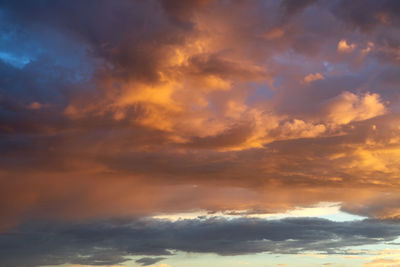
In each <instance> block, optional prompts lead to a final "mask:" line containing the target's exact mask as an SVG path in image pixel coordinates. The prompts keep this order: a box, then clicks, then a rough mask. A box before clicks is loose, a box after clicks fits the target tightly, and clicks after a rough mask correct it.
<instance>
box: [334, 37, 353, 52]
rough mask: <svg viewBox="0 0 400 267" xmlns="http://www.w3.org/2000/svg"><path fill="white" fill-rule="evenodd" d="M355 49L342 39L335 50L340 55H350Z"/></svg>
mask: <svg viewBox="0 0 400 267" xmlns="http://www.w3.org/2000/svg"><path fill="white" fill-rule="evenodd" d="M355 48H356V45H355V44H349V43H347V41H346V40H344V39H342V40H340V41H339V43H338V46H337V50H338V52H340V53H350V52H353V51H354V49H355Z"/></svg>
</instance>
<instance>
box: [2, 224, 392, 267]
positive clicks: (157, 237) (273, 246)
mask: <svg viewBox="0 0 400 267" xmlns="http://www.w3.org/2000/svg"><path fill="white" fill-rule="evenodd" d="M399 234H400V228H399V224H398V222H397V221H378V220H364V221H353V222H342V223H339V222H332V221H328V220H322V219H315V218H297V219H283V220H273V221H266V220H261V219H249V218H247V219H233V220H226V219H222V218H218V217H215V218H210V219H207V220H181V221H177V222H168V221H161V220H143V219H142V220H119V221H118V220H109V221H98V222H91V223H54V222H53V223H50V224H49V223H44V222H37V223H33V222H31V223H29V224H26V225H25V226H22V227H20V228H19V229H18V230H15V231H13V232H9V233H4V234H2V235H0V243H1V244H2V246H3V247H4V249H3V250H2V252H1V253H2V254H1V256H2V257H1V262H2V264H6V265H7V266H10V267H13V266H36V265H45V264H53V265H54V264H62V263H65V262H70V263H72V264H80V265H91V264H92V265H93V264H95V265H99V264H100V265H115V264H121V263H123V262H124V261H126V258H125V257H127V256H134V255H144V254H145V255H164V256H169V255H170V252H169V251H170V250H178V251H184V252H196V253H217V254H220V255H241V254H251V253H258V252H271V253H281V254H287V253H294V254H297V253H305V252H308V251H313V252H320V253H345V252H346V250H345V249H344V248H348V247H351V246H358V245H367V244H379V243H381V242H383V241H391V240H394V239H396V237H397V236H398V235H399ZM161 259H164V257H162V258H160V257H156V258H149V257H145V258H141V259H139V260H137V262H138V263H141V264H143V266H145V265H148V264H154V262H156V261H159V260H161Z"/></svg>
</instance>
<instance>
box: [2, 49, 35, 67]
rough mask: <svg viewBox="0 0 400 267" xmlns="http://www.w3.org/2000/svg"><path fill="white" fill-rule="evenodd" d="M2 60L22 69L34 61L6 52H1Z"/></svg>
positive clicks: (24, 56)
mask: <svg viewBox="0 0 400 267" xmlns="http://www.w3.org/2000/svg"><path fill="white" fill-rule="evenodd" d="M0 60H2V61H3V62H4V63H6V64H9V65H12V66H13V67H15V68H19V69H22V68H23V67H24V66H25V65H26V64H28V63H30V62H31V60H32V59H31V58H30V57H29V56H26V55H14V54H12V53H9V52H6V51H0Z"/></svg>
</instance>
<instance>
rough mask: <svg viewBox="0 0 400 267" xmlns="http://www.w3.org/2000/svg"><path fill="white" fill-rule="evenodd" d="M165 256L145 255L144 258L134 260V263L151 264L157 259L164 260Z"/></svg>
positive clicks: (157, 260)
mask: <svg viewBox="0 0 400 267" xmlns="http://www.w3.org/2000/svg"><path fill="white" fill-rule="evenodd" d="M165 259H166V258H162V257H157V258H149V257H145V258H140V259H138V260H136V261H135V262H136V263H139V264H141V265H142V266H148V265H152V264H154V263H157V262H159V261H162V260H165Z"/></svg>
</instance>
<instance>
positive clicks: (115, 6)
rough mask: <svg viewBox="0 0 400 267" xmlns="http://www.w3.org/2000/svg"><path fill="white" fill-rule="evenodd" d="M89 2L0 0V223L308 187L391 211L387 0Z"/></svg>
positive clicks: (260, 206)
mask: <svg viewBox="0 0 400 267" xmlns="http://www.w3.org/2000/svg"><path fill="white" fill-rule="evenodd" d="M95 2H96V3H95ZM95 2H94V1H90V0H89V1H83V2H80V3H78V4H77V3H75V2H71V1H70V2H65V1H45V0H44V1H40V3H39V4H38V3H36V2H33V1H18V2H16V1H2V3H1V10H2V11H1V17H0V20H1V22H2V23H1V25H2V26H1V27H0V33H1V34H0V36H1V37H0V38H1V42H0V52H4V53H6V54H4V53H3V54H1V55H3V56H2V57H1V60H0V137H1V138H0V152H1V153H0V169H1V171H0V182H1V184H2V187H1V188H0V193H1V194H0V207H1V209H0V212H1V214H0V215H1V217H2V218H4V219H3V220H2V222H1V230H4V229H12V228H13V227H17V226H18V225H19V224H20V223H23V222H24V221H29V220H30V219H32V218H35V219H41V218H48V219H50V218H52V219H59V220H62V219H64V220H90V219H96V218H97V219H98V218H103V217H105V218H109V217H118V216H148V215H154V214H160V213H171V212H182V211H192V210H194V209H195V210H197V209H204V210H208V211H211V212H215V211H226V210H238V211H244V210H264V211H269V212H284V211H286V210H290V209H293V208H295V207H299V206H307V205H313V204H315V203H319V202H321V201H335V202H336V201H337V202H341V203H343V209H345V210H348V211H351V212H353V213H356V214H364V215H368V216H370V217H379V218H390V217H397V216H398V204H397V203H398V202H397V198H396V197H393V195H395V194H396V192H397V191H398V188H399V185H398V184H397V182H396V179H397V177H398V176H399V174H400V169H399V166H400V165H399V161H398V160H397V159H398V158H399V144H400V140H399V138H398V135H399V134H400V133H399V125H398V120H399V115H398V112H399V107H398V103H400V102H399V99H400V98H399V94H398V90H397V89H398V85H399V80H398V77H399V75H398V47H399V40H398V39H399V38H398V36H399V33H398V29H397V28H396V25H398V12H397V13H396V10H397V9H398V4H397V2H395V1H383V2H382V3H381V4H379V5H378V4H376V2H374V1H366V2H365V4H360V3H361V2H359V1H351V3H347V2H345V1H329V3H328V1H251V2H248V1H233V2H232V1H156V0H152V1H136V0H133V1H125V0H115V1H106V0H100V1H95ZM99 18H102V19H101V20H99ZM315 21H318V23H315ZM243 22H245V23H243ZM338 25H340V26H338ZM358 29H361V31H359V30H358ZM328 31H329V34H327V32H328ZM338 42H339V43H338ZM372 43H373V44H374V45H373V46H372V45H370V44H372ZM338 46H339V47H338ZM338 48H339V50H340V49H342V50H343V49H344V50H343V51H347V52H350V50H351V52H352V53H345V54H338V53H337V52H338ZM358 49H360V50H358ZM365 49H366V50H365ZM368 49H369V50H368ZM364 50H365V51H364ZM367 50H368V51H367ZM363 51H364V52H363ZM367 52H368V53H367ZM4 55H9V58H10V57H11V59H14V61H13V62H14V64H11V63H10V60H8V61H7V60H6V59H5V56H4ZM15 60H16V61H21V62H22V63H23V64H19V65H18V64H17V65H16V64H15V62H16V61H15ZM21 62H20V63H21ZM17 63H18V62H17ZM385 195H386V197H385ZM388 196H390V197H388Z"/></svg>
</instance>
